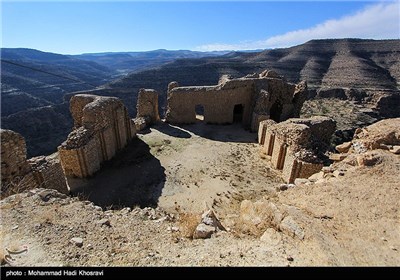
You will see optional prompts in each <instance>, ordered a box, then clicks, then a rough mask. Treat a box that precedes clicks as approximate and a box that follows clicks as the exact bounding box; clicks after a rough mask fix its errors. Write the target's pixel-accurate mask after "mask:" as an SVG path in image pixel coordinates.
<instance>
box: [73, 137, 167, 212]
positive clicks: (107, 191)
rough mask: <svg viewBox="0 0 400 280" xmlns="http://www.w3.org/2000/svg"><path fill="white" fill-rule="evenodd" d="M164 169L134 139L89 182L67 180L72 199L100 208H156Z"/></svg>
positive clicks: (141, 143) (138, 141) (105, 163)
mask: <svg viewBox="0 0 400 280" xmlns="http://www.w3.org/2000/svg"><path fill="white" fill-rule="evenodd" d="M164 171H165V169H164V168H163V167H162V166H161V164H160V161H159V160H158V159H157V158H155V157H154V156H153V155H152V154H151V153H150V147H149V146H148V145H147V144H146V143H145V142H143V141H142V140H140V139H138V138H135V139H133V140H132V141H131V142H130V143H129V144H128V145H127V146H126V147H125V148H124V149H123V150H121V151H119V152H118V154H117V155H116V156H115V157H114V158H113V159H111V160H109V161H107V162H104V163H103V165H102V167H101V170H100V171H98V172H97V173H96V174H95V175H94V176H93V177H91V178H88V179H76V178H75V179H72V178H69V179H68V184H69V185H70V188H71V193H72V194H73V195H76V196H79V197H81V198H83V199H85V200H89V201H92V202H93V203H94V204H95V205H98V206H101V207H102V208H110V209H119V208H123V207H133V206H137V205H138V206H140V207H148V206H149V207H156V206H157V204H158V199H159V197H160V196H161V193H162V189H163V187H164V184H165V180H166V179H165V172H164Z"/></svg>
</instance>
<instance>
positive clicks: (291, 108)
mask: <svg viewBox="0 0 400 280" xmlns="http://www.w3.org/2000/svg"><path fill="white" fill-rule="evenodd" d="M170 88H171V89H170V90H169V92H168V100H167V101H168V106H167V113H166V121H167V122H170V123H194V122H195V121H196V106H199V105H201V106H202V107H203V112H204V121H205V122H206V123H215V124H225V123H232V122H241V123H242V124H243V126H244V127H247V128H251V129H252V130H253V131H257V130H258V124H259V123H260V121H262V120H265V119H273V120H275V121H283V120H286V119H288V118H290V117H298V116H299V114H300V110H301V107H302V104H303V102H304V101H305V99H306V96H307V85H306V83H305V82H302V83H300V84H298V85H294V84H289V83H287V82H286V81H285V80H283V79H282V78H280V77H279V76H278V75H277V74H276V73H275V72H271V71H264V72H262V73H261V74H260V75H251V76H249V77H248V76H246V77H244V78H240V79H233V80H229V79H228V78H226V77H225V78H224V79H223V80H222V81H220V83H219V84H218V85H216V86H198V87H177V86H175V85H174V87H172V86H171V87H170Z"/></svg>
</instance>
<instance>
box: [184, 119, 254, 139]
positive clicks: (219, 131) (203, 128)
mask: <svg viewBox="0 0 400 280" xmlns="http://www.w3.org/2000/svg"><path fill="white" fill-rule="evenodd" d="M179 127H180V128H182V129H184V130H187V131H190V132H191V133H193V134H195V135H197V136H200V137H203V138H206V139H210V140H214V141H221V142H236V143H255V142H257V133H250V132H249V131H248V130H245V129H244V128H243V126H242V124H241V123H233V124H224V125H220V124H218V125H217V124H206V123H204V122H202V121H198V122H196V123H195V124H185V125H179Z"/></svg>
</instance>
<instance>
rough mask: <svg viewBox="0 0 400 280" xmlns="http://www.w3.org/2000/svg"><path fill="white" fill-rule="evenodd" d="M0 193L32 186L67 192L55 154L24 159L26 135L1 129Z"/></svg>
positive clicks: (14, 191)
mask: <svg viewBox="0 0 400 280" xmlns="http://www.w3.org/2000/svg"><path fill="white" fill-rule="evenodd" d="M1 181H2V182H1V183H2V188H1V196H2V197H4V196H7V195H10V194H14V193H18V192H22V191H25V190H27V189H32V188H38V187H41V188H49V189H56V190H58V191H60V192H63V193H68V187H67V184H66V181H65V176H64V173H63V170H62V168H61V164H60V162H59V160H58V154H57V153H55V154H53V155H52V156H48V157H45V156H41V157H35V158H31V159H29V160H27V159H26V145H25V139H24V138H23V137H22V136H21V135H20V134H18V133H16V132H14V131H11V130H3V129H2V130H1Z"/></svg>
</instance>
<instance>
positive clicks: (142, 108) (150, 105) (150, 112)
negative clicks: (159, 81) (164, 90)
mask: <svg viewBox="0 0 400 280" xmlns="http://www.w3.org/2000/svg"><path fill="white" fill-rule="evenodd" d="M136 111H137V115H136V118H135V119H134V122H135V125H136V130H137V131H140V130H143V129H144V128H145V127H146V126H148V125H151V124H154V123H156V122H159V121H160V114H159V113H158V93H157V91H155V90H154V89H144V88H142V89H140V90H139V94H138V99H137V105H136Z"/></svg>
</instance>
